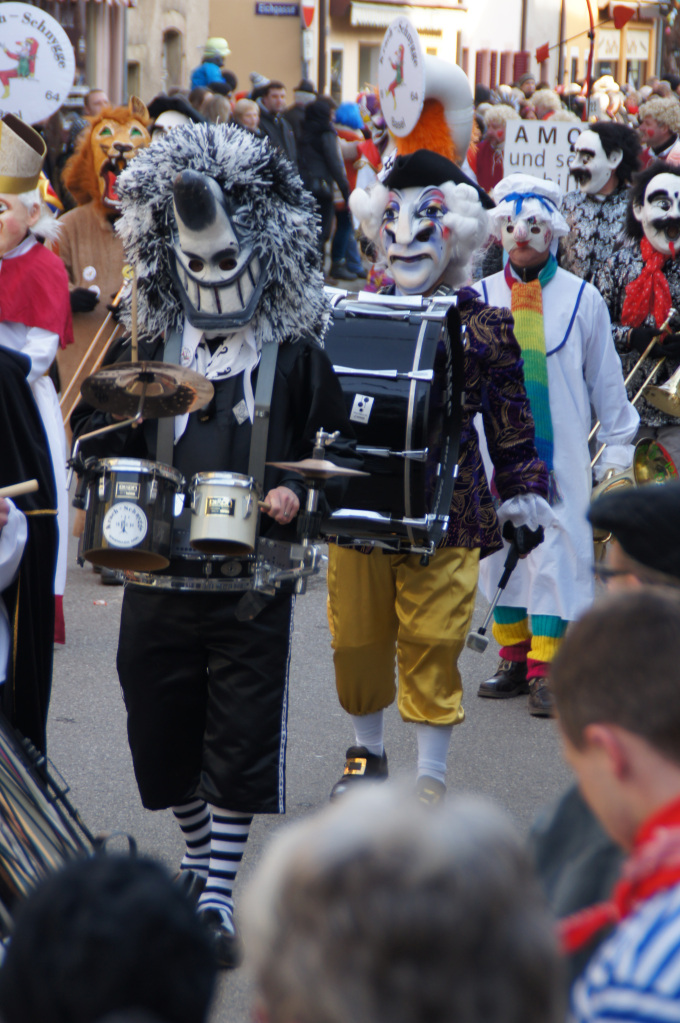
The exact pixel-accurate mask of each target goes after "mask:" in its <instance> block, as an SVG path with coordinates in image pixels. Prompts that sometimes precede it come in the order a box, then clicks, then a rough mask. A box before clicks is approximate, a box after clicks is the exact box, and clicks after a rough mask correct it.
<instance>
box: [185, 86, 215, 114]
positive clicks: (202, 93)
mask: <svg viewBox="0 0 680 1023" xmlns="http://www.w3.org/2000/svg"><path fill="white" fill-rule="evenodd" d="M209 92H210V89H206V88H204V87H203V86H202V85H199V86H197V87H196V88H195V89H192V90H191V92H190V93H189V95H188V97H187V99H188V100H189V103H190V104H191V106H192V107H193V108H194V110H200V109H201V103H202V102H203V100H204V99H205V97H206V96H207V95H208V93H209Z"/></svg>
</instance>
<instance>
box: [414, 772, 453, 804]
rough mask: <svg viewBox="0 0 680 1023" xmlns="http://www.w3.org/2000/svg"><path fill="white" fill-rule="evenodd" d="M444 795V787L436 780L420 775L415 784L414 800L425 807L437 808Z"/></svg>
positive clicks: (441, 782)
mask: <svg viewBox="0 0 680 1023" xmlns="http://www.w3.org/2000/svg"><path fill="white" fill-rule="evenodd" d="M445 795H446V785H445V784H444V782H443V781H438V780H437V778H430V777H429V776H428V775H425V774H423V775H421V776H420V778H419V779H418V781H417V782H416V799H417V800H418V802H419V803H423V804H424V805H425V806H438V805H439V804H440V803H441V802H443V800H444V796H445Z"/></svg>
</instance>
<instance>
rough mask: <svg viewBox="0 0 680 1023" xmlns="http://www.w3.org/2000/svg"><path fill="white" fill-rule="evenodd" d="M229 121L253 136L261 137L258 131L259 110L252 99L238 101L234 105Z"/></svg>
mask: <svg viewBox="0 0 680 1023" xmlns="http://www.w3.org/2000/svg"><path fill="white" fill-rule="evenodd" d="M231 119H232V121H234V122H235V123H236V124H240V125H241V127H243V128H247V129H248V131H251V132H252V133H253V134H254V135H262V132H261V131H260V108H259V107H258V105H257V103H255V101H254V100H252V99H240V100H239V101H238V102H237V103H235V104H234V109H233V110H232V113H231Z"/></svg>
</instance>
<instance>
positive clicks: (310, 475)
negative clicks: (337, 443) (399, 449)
mask: <svg viewBox="0 0 680 1023" xmlns="http://www.w3.org/2000/svg"><path fill="white" fill-rule="evenodd" d="M267 465H273V466H274V467H275V468H276V469H287V470H288V471H289V472H298V473H300V475H301V476H304V478H305V479H308V480H328V479H331V477H333V476H368V475H369V474H368V473H367V472H362V471H361V470H360V469H346V468H345V467H344V466H342V465H336V464H335V462H331V461H330V460H329V459H327V458H303V459H302V460H301V461H299V462H267Z"/></svg>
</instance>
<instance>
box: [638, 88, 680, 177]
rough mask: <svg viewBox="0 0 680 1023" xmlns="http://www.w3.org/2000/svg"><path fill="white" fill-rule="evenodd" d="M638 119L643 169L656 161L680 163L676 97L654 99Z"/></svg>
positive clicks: (679, 116) (677, 103)
mask: <svg viewBox="0 0 680 1023" xmlns="http://www.w3.org/2000/svg"><path fill="white" fill-rule="evenodd" d="M666 84H668V83H666ZM669 88H670V86H669ZM638 117H639V119H640V137H641V139H642V142H643V145H644V148H643V150H642V165H643V167H647V166H648V165H649V164H650V163H651V162H652V160H654V159H658V160H669V161H670V162H671V163H680V138H679V136H680V103H679V102H678V100H677V99H675V97H674V96H667V97H665V98H661V97H653V98H652V99H650V100H648V101H647V102H646V103H643V104H642V106H641V107H640V109H639V111H638Z"/></svg>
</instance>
